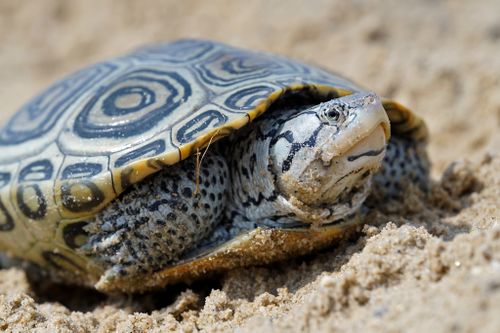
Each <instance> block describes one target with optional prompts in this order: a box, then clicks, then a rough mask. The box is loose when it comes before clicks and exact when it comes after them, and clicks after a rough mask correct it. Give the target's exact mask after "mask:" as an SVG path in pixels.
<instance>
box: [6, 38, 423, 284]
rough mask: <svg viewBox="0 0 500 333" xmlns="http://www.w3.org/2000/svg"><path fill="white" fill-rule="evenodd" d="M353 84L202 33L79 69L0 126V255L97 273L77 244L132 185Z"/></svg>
mask: <svg viewBox="0 0 500 333" xmlns="http://www.w3.org/2000/svg"><path fill="white" fill-rule="evenodd" d="M362 90H363V89H361V88H360V87H358V86H356V85H355V84H354V83H352V82H350V81H349V80H347V79H345V78H343V77H341V76H338V75H335V74H332V73H330V72H327V71H325V70H322V69H319V68H317V67H313V66H309V65H305V64H302V63H299V62H296V61H292V60H289V59H286V58H282V57H278V56H275V55H271V54H266V53H261V52H253V51H248V50H242V49H238V48H234V47H230V46H227V45H224V44H221V43H216V42H212V41H205V40H179V41H176V42H172V43H168V44H161V45H155V46H151V47H146V48H142V49H139V50H137V51H135V52H132V53H130V54H128V55H125V56H122V57H118V58H115V59H111V60H109V61H105V62H101V63H98V64H95V65H92V66H89V67H87V68H84V69H83V70H80V71H78V72H76V73H74V74H72V75H70V76H68V77H66V78H64V79H63V80H61V81H59V82H56V83H55V84H53V85H52V86H50V87H49V88H48V89H47V90H45V91H44V92H42V93H41V94H40V95H38V96H37V97H35V98H34V99H33V100H31V101H30V102H29V103H28V104H26V105H25V106H24V107H22V108H21V109H20V110H19V111H18V112H17V113H16V114H14V116H13V117H12V118H11V119H10V120H9V121H8V122H7V123H6V124H5V125H4V126H3V128H2V129H1V130H0V250H1V251H6V252H10V253H11V254H13V255H15V256H20V257H23V258H25V259H28V260H30V261H32V262H35V263H38V264H39V265H41V266H44V267H46V266H52V267H54V268H56V269H57V270H65V271H70V272H72V273H73V274H76V275H78V276H82V279H83V280H85V281H88V280H91V281H93V282H95V281H96V280H97V279H98V278H99V276H100V274H101V273H102V268H101V267H98V266H96V265H95V264H94V263H92V262H91V261H89V260H88V258H86V257H84V256H83V255H81V254H79V253H78V251H76V249H77V248H78V247H79V246H81V245H82V244H84V243H85V241H86V239H87V235H86V232H85V225H86V223H87V222H86V221H87V220H88V219H89V218H90V217H92V216H93V215H95V214H96V213H97V212H99V211H100V210H102V209H103V208H104V207H105V206H106V205H107V204H108V203H109V202H110V201H112V200H113V199H114V198H116V197H117V196H118V195H119V194H120V193H121V192H123V191H124V190H125V189H126V188H127V187H129V186H130V185H131V184H133V183H136V182H139V181H141V180H142V179H143V178H145V177H146V176H148V175H150V174H152V173H155V172H157V171H158V170H160V169H161V168H163V167H165V166H167V165H172V164H174V163H177V162H179V161H180V160H182V159H185V158H186V157H188V156H190V155H191V154H193V152H196V150H197V149H199V148H202V147H204V146H206V145H207V143H208V142H209V141H213V140H217V139H219V138H221V137H224V136H227V135H228V134H230V133H231V132H233V131H235V130H237V129H239V128H241V127H242V126H244V125H245V124H247V123H249V122H250V121H252V120H253V119H255V118H256V117H258V116H259V115H261V114H262V113H263V112H265V111H266V110H267V109H268V108H269V106H270V105H271V104H272V103H273V102H275V101H276V100H278V99H280V98H284V97H285V96H298V97H299V98H302V97H307V98H312V99H314V100H317V101H318V102H321V101H325V100H328V99H331V98H335V97H339V96H344V95H347V94H351V93H353V92H358V91H362ZM383 104H384V107H385V109H386V111H387V113H388V116H389V118H390V120H391V127H392V133H393V135H394V134H395V135H404V136H407V137H408V138H410V139H412V140H425V138H426V136H427V134H426V133H427V132H426V128H425V125H424V124H423V122H422V120H421V119H420V118H418V117H417V116H415V115H414V114H413V113H411V112H410V111H408V110H407V109H406V108H404V107H402V106H401V105H399V104H397V103H395V102H392V101H389V100H384V102H383ZM332 232H333V231H332ZM336 232H337V231H336ZM318 235H319V233H318ZM324 235H325V233H323V236H324ZM323 236H322V237H323ZM280 237H281V236H280ZM325 237H326V236H325ZM239 244H240V245H238V246H240V247H241V246H243V247H248V244H249V243H245V244H246V245H241V244H243V243H241V242H240V243H239ZM240 250H241V249H240ZM240 250H238V251H240ZM192 265H193V264H191V266H189V265H188V266H185V267H186V268H185V270H192V269H193V267H194V266H192ZM194 265H202V263H201V261H199V260H198V261H196V263H195V264H194ZM180 271H182V269H181V270H180ZM180 271H176V272H175V274H174V273H165V272H163V273H162V274H163V275H165V274H167V275H168V274H170V275H172V274H174V275H178V276H182V274H181V273H180ZM89 275H90V276H92V277H93V278H90V279H89V278H88V276H89ZM160 275H161V274H160ZM108 288H110V287H108Z"/></svg>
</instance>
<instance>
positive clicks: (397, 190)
mask: <svg viewBox="0 0 500 333" xmlns="http://www.w3.org/2000/svg"><path fill="white" fill-rule="evenodd" d="M429 170H430V162H429V159H428V157H427V153H426V151H425V144H424V143H422V142H418V141H417V142H416V141H411V140H408V139H405V138H401V137H393V138H392V139H391V140H390V141H389V144H388V145H387V148H386V153H385V156H384V162H383V164H382V167H381V169H380V171H379V172H378V173H377V174H376V175H375V176H374V179H373V180H374V186H373V190H372V192H373V194H374V197H377V198H379V200H386V199H388V198H391V199H396V200H397V199H401V198H402V197H404V190H405V188H406V186H407V185H408V184H413V185H415V186H417V187H419V188H420V189H422V190H424V191H425V190H427V188H428V184H429ZM372 204H374V203H372Z"/></svg>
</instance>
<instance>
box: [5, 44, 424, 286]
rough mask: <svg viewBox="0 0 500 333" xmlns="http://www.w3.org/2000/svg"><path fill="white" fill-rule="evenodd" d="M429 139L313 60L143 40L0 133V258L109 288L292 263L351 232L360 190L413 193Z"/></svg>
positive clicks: (46, 94)
mask: <svg viewBox="0 0 500 333" xmlns="http://www.w3.org/2000/svg"><path fill="white" fill-rule="evenodd" d="M427 139H428V132H427V127H426V125H425V123H424V121H423V120H422V119H421V118H420V117H418V116H417V115H416V114H414V113H413V112H411V111H410V110H409V109H407V108H406V107H404V106H402V105H401V104H399V103H397V102H394V101H392V100H390V99H385V98H381V97H379V96H378V95H377V94H375V93H373V92H371V91H368V90H366V89H363V88H361V87H359V86H358V85H356V84H355V83H353V82H351V81H350V80H348V79H346V78H344V77H342V76H340V75H338V74H334V73H332V72H330V71H328V70H325V69H322V68H319V67H317V66H313V65H309V64H305V63H302V62H299V61H295V60H291V59H288V58H285V57H281V56H278V55H274V54H270V53H265V52H262V51H251V50H246V49H241V48H237V47H233V46H229V45H226V44H223V43H220V42H214V41H209V40H201V39H181V40H177V41H173V42H169V43H162V44H153V45H147V46H143V47H141V48H139V49H136V50H134V51H132V52H130V53H128V54H126V55H123V56H119V57H116V58H114V59H110V60H106V61H102V62H100V63H97V64H94V65H91V66H88V67H86V68H84V69H82V70H79V71H77V72H75V73H73V74H70V75H69V76H67V77H65V78H63V79H62V80H60V81H57V82H56V83H54V84H52V85H51V86H50V87H48V88H47V89H46V90H45V91H43V92H42V93H41V94H39V95H38V96H36V97H34V98H33V99H32V100H31V101H29V102H28V103H27V104H25V105H24V106H23V107H21V108H20V110H19V111H18V112H17V113H15V114H14V115H13V116H12V117H11V118H10V119H9V120H8V121H6V122H5V124H4V125H3V127H1V130H0V251H2V252H3V253H4V254H7V255H8V256H10V257H13V258H19V259H20V260H22V261H25V262H29V263H30V265H33V266H34V267H37V269H39V270H41V271H43V272H48V274H45V275H44V276H46V277H49V278H53V279H56V280H58V281H63V282H66V283H76V284H81V285H86V286H91V287H94V288H96V289H97V290H100V291H102V292H107V293H113V292H125V293H131V292H142V291H146V290H150V289H155V288H164V287H165V286H166V285H168V284H173V283H178V282H189V281H193V280H195V279H200V278H202V277H204V276H206V275H207V274H210V273H214V272H219V271H224V270H229V269H232V268H236V267H243V266H249V265H262V264H267V263H270V262H274V261H277V260H282V259H285V258H291V257H296V256H300V255H304V254H307V253H311V252H312V251H315V250H318V249H322V248H325V247H327V246H331V245H332V244H334V243H335V242H336V241H338V240H340V239H342V238H344V237H346V236H347V235H349V234H351V233H352V232H353V231H355V230H357V229H358V228H359V226H360V225H361V224H362V223H363V221H364V218H363V217H364V216H365V215H366V212H367V211H369V209H370V205H369V204H367V201H366V200H367V197H369V198H371V197H372V196H373V197H374V198H379V199H382V200H387V199H388V198H401V197H402V196H404V188H405V184H408V183H411V184H415V185H416V186H418V187H420V188H422V189H424V190H425V188H426V186H427V183H428V177H429V161H428V158H427V155H426V151H425V146H426V143H427V141H428V140H427ZM375 194H376V195H375ZM374 200H375V199H374Z"/></svg>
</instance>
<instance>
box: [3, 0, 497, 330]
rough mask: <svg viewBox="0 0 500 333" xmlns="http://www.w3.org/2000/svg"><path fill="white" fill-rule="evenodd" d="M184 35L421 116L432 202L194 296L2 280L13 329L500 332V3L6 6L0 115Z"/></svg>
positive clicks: (197, 289)
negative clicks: (285, 61) (278, 61)
mask: <svg viewBox="0 0 500 333" xmlns="http://www.w3.org/2000/svg"><path fill="white" fill-rule="evenodd" d="M183 37H200V38H210V39H216V40H219V41H223V42H227V43H230V44H234V45H236V46H241V47H246V48H252V49H257V50H265V51H270V52H275V53H280V54H283V55H287V56H290V57H292V58H296V59H300V60H303V61H306V62H310V63H315V64H319V65H321V66H322V67H325V68H328V69H331V70H334V71H337V72H340V73H342V74H343V75H345V76H347V77H349V78H351V79H353V80H355V81H356V82H358V83H360V84H361V85H362V86H365V87H367V88H369V89H370V90H373V91H375V92H377V93H379V94H381V95H384V96H387V97H392V98H394V99H396V100H398V101H400V102H402V103H403V104H405V105H407V106H408V107H410V108H411V109H413V110H415V111H416V112H417V113H419V114H420V115H422V117H424V118H425V119H426V121H427V124H428V125H429V128H430V132H431V140H430V144H429V152H430V157H431V159H432V161H433V162H434V166H433V170H432V172H433V176H434V178H435V179H436V184H435V185H434V186H433V190H432V191H431V194H430V195H429V196H424V195H422V194H421V193H409V195H408V200H407V202H405V203H403V204H401V205H400V206H398V205H393V206H390V207H385V208H384V209H381V212H374V213H373V215H372V216H371V218H370V219H369V221H367V222H368V224H369V225H370V226H369V227H365V229H364V230H363V232H362V233H361V234H360V235H359V238H357V239H355V240H352V241H351V242H346V243H343V244H340V246H338V247H336V248H332V249H331V250H328V251H325V252H322V253H320V254H318V255H313V256H310V257H307V258H303V259H297V260H293V261H290V262H287V263H283V264H279V265H275V266H273V267H272V268H271V267H263V268H249V269H243V270H237V271H234V272H231V273H228V274H226V275H223V276H220V277H215V278H214V279H210V280H209V281H207V282H206V283H205V282H203V281H202V282H200V283H199V284H197V285H195V286H192V287H190V289H189V288H188V287H186V286H181V287H175V288H172V289H170V290H167V291H166V292H164V293H161V294H154V295H146V296H144V297H137V298H119V297H118V298H112V299H111V298H106V297H103V296H101V295H97V294H94V293H92V292H89V291H84V290H79V289H73V288H70V289H65V288H64V287H59V286H49V287H40V286H31V285H30V284H29V283H28V282H27V280H26V277H25V275H24V273H23V271H22V270H18V269H9V270H5V269H4V270H1V271H0V330H2V329H3V330H6V331H12V330H16V329H17V330H18V331H23V330H27V329H38V330H39V331H50V332H54V331H64V332H65V331H68V332H73V331H80V332H86V331H94V330H101V331H107V330H110V331H113V330H120V331H127V332H132V331H134V330H135V331H143V330H152V331H165V330H167V329H168V330H185V331H197V330H207V331H216V330H234V329H241V330H242V331H253V330H254V329H261V330H264V329H266V330H293V331H301V330H309V331H312V330H324V331H347V332H350V331H360V330H370V331H381V332H384V331H387V332H398V331H414V332H419V331H423V330H424V329H427V330H428V331H432V332H473V331H476V332H479V331H481V332H500V318H499V316H498V313H499V312H500V213H499V208H498V207H499V206H500V199H499V197H500V158H499V157H498V153H499V152H500V2H498V1H496V0H491V1H488V0H485V1H458V0H455V1H430V0H429V1H405V2H403V1H368V0H366V1H360V0H356V1H340V0H335V1H326V0H325V1H321V0H317V1H295V0H290V1H257V0H254V1H221V0H216V1H186V0H184V1H152V0H151V1H97V0H91V1H83V0H82V1H76V0H72V1H63V0H60V1H56V0H54V1H50V0H45V1H27V0H26V1H20V0H12V1H9V0H2V1H0V101H1V104H0V120H5V119H6V118H7V117H8V116H9V115H10V114H12V113H13V112H14V111H15V110H16V109H17V108H19V107H20V106H21V105H22V104H23V103H25V102H26V101H27V100H28V99H29V98H30V97H32V96H33V95H34V94H36V93H37V92H39V91H40V90H41V89H43V88H44V87H46V86H47V85H48V84H49V83H51V82H53V81H54V80H55V79H58V78H61V77H62V76H64V75H65V74H67V73H69V72H71V71H74V70H76V69H79V68H81V67H83V66H85V65H87V64H91V63H93V62H96V61H99V60H102V59H104V58H107V57H112V56H115V55H120V54H122V53H124V52H127V51H130V50H132V49H134V48H136V47H137V46H140V45H142V44H145V43H152V42H157V41H168V40H172V39H177V38H183ZM446 169H447V171H446V173H445V175H444V177H442V175H443V172H444V171H445V170H446ZM57 293H61V295H59V294H57ZM72 293H74V295H72ZM62 294H64V295H62ZM61 303H62V304H61ZM146 304H147V305H146ZM134 311H139V312H136V313H134Z"/></svg>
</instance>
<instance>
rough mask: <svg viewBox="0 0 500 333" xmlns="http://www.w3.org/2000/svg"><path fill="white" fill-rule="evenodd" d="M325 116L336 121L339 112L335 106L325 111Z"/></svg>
mask: <svg viewBox="0 0 500 333" xmlns="http://www.w3.org/2000/svg"><path fill="white" fill-rule="evenodd" d="M326 116H327V117H328V118H329V119H330V120H333V121H338V120H339V118H340V112H339V110H337V109H336V108H331V109H330V110H328V111H327V112H326Z"/></svg>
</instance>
